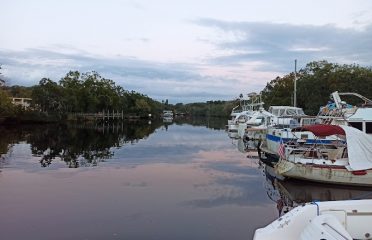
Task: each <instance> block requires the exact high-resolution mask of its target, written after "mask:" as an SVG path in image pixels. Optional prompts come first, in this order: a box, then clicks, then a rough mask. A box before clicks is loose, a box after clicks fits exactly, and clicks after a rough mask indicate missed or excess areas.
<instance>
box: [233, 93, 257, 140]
mask: <svg viewBox="0 0 372 240" xmlns="http://www.w3.org/2000/svg"><path fill="white" fill-rule="evenodd" d="M247 96H248V98H243V97H241V98H240V104H239V106H236V107H234V108H233V110H232V111H231V115H230V116H231V119H230V120H228V123H227V131H228V133H229V136H230V135H234V136H236V137H237V138H242V136H243V134H244V130H245V128H246V123H247V121H248V120H249V119H250V118H251V117H252V115H253V114H254V113H255V111H257V110H258V109H259V107H261V106H262V105H263V102H261V97H260V96H259V95H257V94H256V93H250V94H248V95H247ZM242 132H243V133H242ZM230 133H236V134H230Z"/></svg>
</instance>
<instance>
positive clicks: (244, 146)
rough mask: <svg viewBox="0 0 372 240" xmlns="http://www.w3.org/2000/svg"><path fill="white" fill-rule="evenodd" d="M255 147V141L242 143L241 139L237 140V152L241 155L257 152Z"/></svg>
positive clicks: (256, 143)
mask: <svg viewBox="0 0 372 240" xmlns="http://www.w3.org/2000/svg"><path fill="white" fill-rule="evenodd" d="M257 146H258V142H257V141H244V140H243V139H241V138H239V139H238V150H239V151H240V152H242V153H245V152H255V151H257Z"/></svg>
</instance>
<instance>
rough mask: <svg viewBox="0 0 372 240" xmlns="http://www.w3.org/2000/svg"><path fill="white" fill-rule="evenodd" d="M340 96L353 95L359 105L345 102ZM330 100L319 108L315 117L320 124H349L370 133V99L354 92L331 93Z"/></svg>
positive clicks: (371, 101)
mask: <svg viewBox="0 0 372 240" xmlns="http://www.w3.org/2000/svg"><path fill="white" fill-rule="evenodd" d="M340 96H354V97H357V98H358V99H359V101H361V103H360V105H359V106H356V105H354V106H353V105H350V104H347V103H346V102H345V101H342V99H341V97H340ZM330 98H331V101H329V102H328V103H327V105H325V106H323V107H321V108H320V110H319V113H318V116H317V119H318V122H319V123H321V124H332V125H349V126H352V127H355V128H357V129H359V130H361V131H362V132H364V133H367V134H372V100H370V99H368V98H366V97H364V96H362V95H360V94H358V93H354V92H345V93H339V92H338V91H336V92H333V93H332V94H331V97H330Z"/></svg>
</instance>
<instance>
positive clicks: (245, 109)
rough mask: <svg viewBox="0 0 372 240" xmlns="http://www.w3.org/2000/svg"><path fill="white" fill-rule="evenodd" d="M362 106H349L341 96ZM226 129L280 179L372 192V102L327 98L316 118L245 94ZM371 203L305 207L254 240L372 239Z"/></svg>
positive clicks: (364, 201)
mask: <svg viewBox="0 0 372 240" xmlns="http://www.w3.org/2000/svg"><path fill="white" fill-rule="evenodd" d="M345 95H352V96H356V97H357V98H359V99H360V100H361V102H362V104H361V105H359V106H353V105H350V104H347V103H346V102H345V101H342V100H341V96H345ZM231 117H232V118H231V120H229V121H228V125H227V129H228V133H229V136H230V137H232V138H241V139H243V140H244V141H245V142H250V143H251V144H248V145H249V146H253V147H254V148H257V150H258V153H259V155H260V159H261V161H262V162H264V163H265V164H266V165H268V166H270V167H272V168H273V170H274V172H275V174H277V175H278V176H281V177H283V178H293V179H301V180H307V181H314V182H321V183H331V184H341V185H354V186H365V187H372V135H371V134H372V101H371V100H370V99H368V98H365V97H363V96H361V95H359V94H356V93H339V92H334V93H332V94H331V99H330V101H329V102H328V103H327V104H326V105H325V106H323V107H320V111H319V113H318V115H317V116H308V115H306V114H305V113H304V111H303V110H302V109H301V108H298V107H293V106H271V107H270V108H269V109H268V110H265V109H264V107H263V102H262V101H261V99H260V96H259V95H256V94H249V95H248V98H247V99H241V102H240V105H239V106H238V107H236V108H234V109H233V111H232V113H231ZM252 143H253V144H252ZM371 222H372V201H371V200H359V201H337V202H317V203H309V204H306V205H304V206H300V207H297V208H295V209H293V210H292V211H290V212H289V213H287V214H286V215H284V216H283V217H281V218H279V219H278V220H276V221H275V222H273V223H272V224H270V225H268V226H267V227H265V228H262V229H258V230H257V231H256V234H255V239H371V238H372V225H371V224H370V223H371Z"/></svg>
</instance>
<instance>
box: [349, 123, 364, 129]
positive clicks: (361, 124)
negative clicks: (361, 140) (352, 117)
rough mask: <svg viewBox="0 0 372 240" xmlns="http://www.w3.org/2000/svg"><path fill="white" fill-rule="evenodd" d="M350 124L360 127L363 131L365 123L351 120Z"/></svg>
mask: <svg viewBox="0 0 372 240" xmlns="http://www.w3.org/2000/svg"><path fill="white" fill-rule="evenodd" d="M349 123H350V126H352V127H355V128H357V129H359V130H360V131H363V123H362V122H349Z"/></svg>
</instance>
